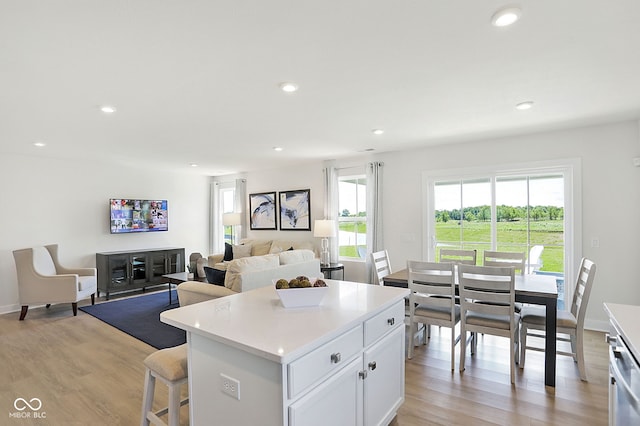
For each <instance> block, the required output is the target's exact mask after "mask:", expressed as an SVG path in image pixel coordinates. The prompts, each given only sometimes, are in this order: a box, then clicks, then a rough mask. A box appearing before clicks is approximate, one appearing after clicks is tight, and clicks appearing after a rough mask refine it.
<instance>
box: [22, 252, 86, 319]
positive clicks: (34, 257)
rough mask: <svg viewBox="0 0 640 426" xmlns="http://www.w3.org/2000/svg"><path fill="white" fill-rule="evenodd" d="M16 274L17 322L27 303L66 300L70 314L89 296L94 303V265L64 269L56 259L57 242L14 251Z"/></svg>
mask: <svg viewBox="0 0 640 426" xmlns="http://www.w3.org/2000/svg"><path fill="white" fill-rule="evenodd" d="M13 257H14V259H15V262H16V271H17V273H18V292H19V298H20V304H21V305H22V310H21V312H20V321H22V320H24V318H25V316H26V315H27V310H28V309H29V305H36V304H46V306H47V308H48V307H49V306H51V304H52V303H69V302H71V306H72V308H73V315H74V316H76V315H77V314H78V301H79V300H82V299H85V298H87V297H89V296H91V304H92V305H93V304H95V294H96V291H97V281H96V268H66V267H64V266H62V265H60V262H59V261H58V245H57V244H51V245H48V246H40V247H32V248H26V249H21V250H14V252H13Z"/></svg>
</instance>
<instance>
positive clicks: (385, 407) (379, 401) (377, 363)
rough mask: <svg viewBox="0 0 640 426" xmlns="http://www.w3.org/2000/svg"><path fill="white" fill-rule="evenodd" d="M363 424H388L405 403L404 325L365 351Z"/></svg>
mask: <svg viewBox="0 0 640 426" xmlns="http://www.w3.org/2000/svg"><path fill="white" fill-rule="evenodd" d="M364 368H365V370H366V371H367V377H366V379H365V380H364V424H366V425H379V424H384V425H386V424H388V423H389V422H390V421H391V420H392V419H393V417H394V416H395V413H396V411H397V410H398V408H400V405H402V403H403V402H404V325H402V326H400V327H396V329H395V330H393V331H391V332H390V333H389V334H388V335H387V336H385V337H384V338H383V339H382V340H380V341H378V342H377V343H376V344H375V345H373V346H371V347H370V348H368V349H366V350H365V352H364Z"/></svg>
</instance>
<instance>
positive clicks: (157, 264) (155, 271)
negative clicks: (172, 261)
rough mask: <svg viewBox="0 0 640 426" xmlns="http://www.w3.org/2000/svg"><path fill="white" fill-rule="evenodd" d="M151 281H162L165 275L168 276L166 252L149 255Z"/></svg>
mask: <svg viewBox="0 0 640 426" xmlns="http://www.w3.org/2000/svg"><path fill="white" fill-rule="evenodd" d="M149 265H150V266H149V268H150V274H149V275H150V280H151V281H154V282H156V281H160V280H161V278H162V276H163V275H164V274H167V273H168V272H167V270H168V262H167V255H166V253H165V252H161V251H160V252H153V253H149Z"/></svg>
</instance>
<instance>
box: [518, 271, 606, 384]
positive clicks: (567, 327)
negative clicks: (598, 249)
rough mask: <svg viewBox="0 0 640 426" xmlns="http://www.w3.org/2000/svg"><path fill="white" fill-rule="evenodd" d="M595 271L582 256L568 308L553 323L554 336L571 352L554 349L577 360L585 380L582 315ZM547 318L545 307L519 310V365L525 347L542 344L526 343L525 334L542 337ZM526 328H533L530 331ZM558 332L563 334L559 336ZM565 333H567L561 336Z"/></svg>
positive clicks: (527, 307) (536, 349) (535, 348)
mask: <svg viewBox="0 0 640 426" xmlns="http://www.w3.org/2000/svg"><path fill="white" fill-rule="evenodd" d="M595 275H596V265H595V263H593V262H592V261H591V260H589V259H586V258H583V259H582V260H581V262H580V268H579V270H578V274H577V278H576V285H575V290H574V293H573V299H572V302H571V310H570V311H565V310H564V309H562V310H558V316H557V323H556V340H558V341H560V342H569V343H570V344H571V352H566V351H561V350H556V354H558V355H566V356H570V357H572V358H573V361H574V362H577V363H578V371H579V373H580V379H581V380H583V381H585V382H586V381H587V371H586V369H585V365H584V349H583V347H584V317H585V315H586V313H587V304H588V302H589V295H590V294H591V288H592V287H593V280H594V278H595ZM545 322H546V314H545V308H543V307H538V306H525V307H523V308H522V311H521V313H520V368H524V361H525V354H526V350H527V349H529V350H534V351H542V352H544V348H539V347H535V346H527V337H541V338H544V328H545ZM529 330H535V331H533V332H530V331H529ZM558 334H561V335H562V336H558ZM566 335H568V336H569V337H564V336H566Z"/></svg>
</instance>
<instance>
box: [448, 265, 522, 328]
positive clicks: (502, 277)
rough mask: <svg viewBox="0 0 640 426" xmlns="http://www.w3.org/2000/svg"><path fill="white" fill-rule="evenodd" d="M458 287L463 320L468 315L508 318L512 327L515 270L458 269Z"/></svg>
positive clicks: (497, 268) (496, 267) (489, 268)
mask: <svg viewBox="0 0 640 426" xmlns="http://www.w3.org/2000/svg"><path fill="white" fill-rule="evenodd" d="M458 286H459V291H460V307H461V311H462V316H463V317H464V316H466V315H467V313H468V312H469V311H473V312H475V313H479V314H486V315H508V316H510V318H511V323H513V321H514V304H515V272H514V268H513V267H511V266H502V267H498V266H471V265H458ZM483 302H484V303H483Z"/></svg>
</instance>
